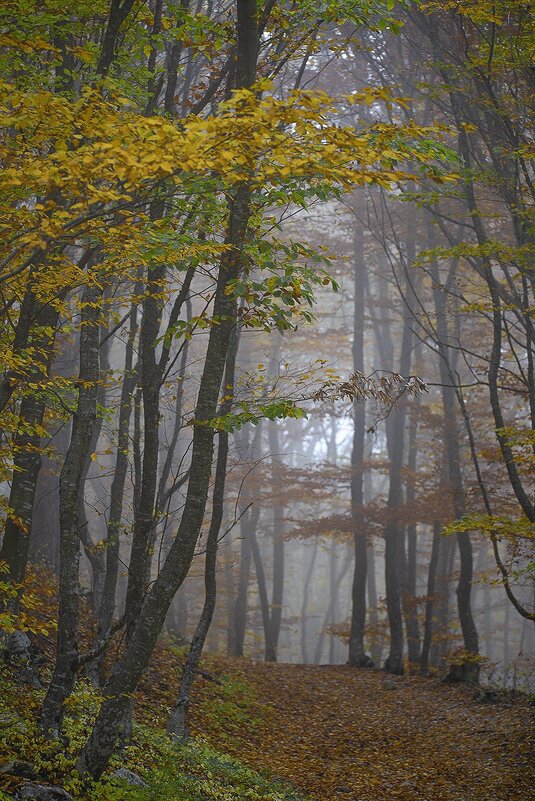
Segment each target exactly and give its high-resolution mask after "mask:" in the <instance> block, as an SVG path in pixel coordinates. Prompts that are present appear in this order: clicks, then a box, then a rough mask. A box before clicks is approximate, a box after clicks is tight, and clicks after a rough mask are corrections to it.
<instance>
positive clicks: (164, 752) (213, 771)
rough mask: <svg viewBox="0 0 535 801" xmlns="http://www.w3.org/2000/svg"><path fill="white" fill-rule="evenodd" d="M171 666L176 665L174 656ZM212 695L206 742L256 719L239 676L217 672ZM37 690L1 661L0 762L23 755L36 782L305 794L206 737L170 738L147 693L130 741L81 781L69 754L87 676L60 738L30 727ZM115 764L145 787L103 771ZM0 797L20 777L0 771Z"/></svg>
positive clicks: (72, 789) (81, 733) (153, 790)
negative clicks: (98, 773)
mask: <svg viewBox="0 0 535 801" xmlns="http://www.w3.org/2000/svg"><path fill="white" fill-rule="evenodd" d="M174 667H175V670H176V668H177V664H176V662H175V665H174ZM218 681H221V683H220V684H217V685H215V686H217V690H218V692H217V698H214V697H213V696H211V695H210V694H208V695H206V696H205V697H204V698H203V700H202V709H203V715H204V716H205V719H206V721H207V723H208V725H209V728H210V730H211V732H212V738H211V739H212V741H213V740H214V735H216V736H215V739H217V732H218V731H219V732H221V741H222V746H223V748H224V743H225V741H226V739H227V736H228V735H229V733H230V732H232V729H233V728H234V727H235V726H241V727H242V728H243V727H244V726H245V725H246V726H247V727H254V726H256V725H258V726H262V721H261V719H260V718H259V717H258V710H253V693H252V690H251V687H250V686H249V685H248V684H246V683H244V682H243V681H241V680H233V679H231V678H226V679H225V678H224V679H220V680H218ZM42 697H43V692H42V691H37V690H33V689H31V688H29V687H28V686H27V685H24V684H20V683H17V682H16V681H14V680H13V673H12V671H9V670H8V669H7V667H6V666H2V667H1V668H0V762H2V763H4V762H7V761H10V760H13V759H17V760H21V761H26V762H28V763H30V764H31V765H33V766H34V767H35V769H36V770H37V771H38V773H39V776H40V777H42V778H39V780H38V781H39V782H42V783H50V784H53V785H59V786H61V787H63V788H64V789H66V790H67V791H68V792H69V793H71V794H72V796H73V797H74V798H75V799H77V801H306V797H305V794H304V793H300V792H298V791H297V790H296V789H295V788H293V787H292V786H291V785H290V784H289V783H288V782H283V781H281V780H278V779H277V778H276V777H273V776H270V775H269V774H268V773H263V772H259V771H258V770H255V769H254V768H252V767H248V766H246V765H244V764H242V763H241V762H240V761H238V759H236V758H234V757H232V756H229V755H228V754H225V753H224V750H223V748H222V749H218V748H217V747H215V746H214V745H213V744H210V743H209V742H208V741H207V740H206V739H205V738H202V737H200V736H196V737H194V738H190V739H189V740H188V741H187V742H179V741H176V740H173V739H171V738H170V737H169V736H168V735H167V734H166V733H165V731H164V730H163V728H159V727H158V725H157V723H158V721H156V723H155V722H154V720H153V721H152V722H149V723H144V722H142V721H143V720H147V718H152V717H155V718H161V717H163V712H162V710H160V712H159V714H156V715H154V716H153V715H151V714H149V713H148V703H149V699H148V698H147V696H146V694H145V695H144V697H143V703H142V705H141V714H140V716H139V721H138V722H136V724H135V727H134V734H133V738H132V741H131V742H130V743H129V744H128V746H127V747H126V748H124V749H123V750H122V751H121V753H119V754H118V755H117V756H116V757H115V759H114V760H113V763H112V765H111V766H110V770H109V771H108V772H107V774H106V775H105V776H104V777H103V778H102V780H101V781H99V782H94V783H84V782H82V781H81V779H80V777H79V776H78V775H77V773H76V771H75V770H74V766H75V761H76V754H77V752H78V750H79V748H80V747H81V745H82V743H83V742H84V739H85V737H86V736H87V732H88V730H89V726H90V723H91V720H92V719H93V718H94V716H95V714H96V712H97V710H98V706H99V703H100V699H99V696H98V693H97V692H96V691H95V690H94V688H93V687H92V686H91V685H90V684H89V683H88V682H86V681H80V682H79V683H78V685H77V688H76V691H75V693H74V694H73V696H72V697H71V698H70V699H69V705H68V710H67V713H66V717H65V725H64V732H65V738H64V741H63V743H62V744H61V745H60V744H59V743H50V742H47V741H46V740H44V739H43V738H42V737H41V736H40V734H39V732H38V730H37V726H36V719H37V715H38V711H39V707H40V703H41V701H42ZM117 767H125V768H129V769H130V770H132V771H134V772H135V773H137V774H138V775H139V776H140V777H141V778H142V779H143V780H144V781H145V782H146V783H147V787H137V786H132V785H128V784H126V783H125V782H124V781H119V780H117V779H112V778H110V775H111V773H112V772H113V770H114V769H115V768H117ZM0 778H1V780H2V784H3V787H2V788H1V789H0V801H7V799H11V798H12V797H13V796H12V793H14V792H15V791H16V789H17V787H18V786H19V785H22V784H24V783H26V780H25V779H20V778H17V777H14V776H10V775H5V774H4V775H3V776H1V777H0Z"/></svg>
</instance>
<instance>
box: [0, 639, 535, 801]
mask: <svg viewBox="0 0 535 801" xmlns="http://www.w3.org/2000/svg"><path fill="white" fill-rule="evenodd" d="M183 657H184V652H183V651H180V650H179V649H175V648H172V647H165V646H159V647H158V649H157V651H156V654H155V656H154V658H153V660H152V663H151V665H150V668H149V670H148V671H147V674H146V675H145V677H144V680H143V683H142V686H141V688H140V692H139V695H138V704H137V714H136V718H137V723H136V726H135V728H134V736H133V739H132V741H131V743H130V744H129V746H128V747H127V748H126V749H125V750H124V751H122V752H120V753H119V754H117V756H116V757H115V759H114V761H113V764H112V765H111V768H110V772H109V774H107V776H106V777H104V779H103V781H102V782H101V783H98V784H96V785H91V786H88V785H85V784H83V783H80V778H79V777H78V775H77V774H76V773H75V771H74V764H75V760H76V754H77V753H78V750H79V749H80V748H81V746H82V744H83V742H84V741H85V738H86V737H87V733H88V731H89V728H88V727H89V726H90V723H91V720H92V719H93V718H94V715H95V713H96V709H97V708H98V694H96V691H95V690H94V689H93V688H92V687H91V686H90V685H89V684H88V683H87V681H83V680H82V681H80V682H79V685H78V687H77V690H76V692H75V693H74V694H73V696H72V697H71V699H70V702H69V706H68V709H67V714H66V717H65V735H66V742H68V744H69V745H68V748H67V751H66V752H65V751H62V750H61V749H60V751H58V749H57V747H56V746H55V745H54V743H50V742H48V741H45V740H43V738H42V737H41V736H40V735H39V733H38V730H37V728H36V720H37V717H38V713H39V708H40V705H41V703H42V698H43V695H44V690H35V689H31V688H30V687H29V686H28V685H27V684H25V683H24V682H21V681H20V680H18V679H17V677H16V674H13V673H12V672H11V671H10V670H9V668H8V665H7V664H0V762H2V761H8V760H13V759H22V760H24V761H26V762H29V763H32V764H33V765H34V766H35V769H36V771H37V772H38V773H39V775H40V776H42V777H44V781H45V783H48V784H55V785H59V786H62V787H65V788H66V789H67V790H68V791H69V792H70V793H71V794H72V797H73V798H74V799H76V801H532V799H535V727H534V726H533V722H534V720H533V718H534V708H533V705H532V699H530V698H528V697H527V696H522V695H516V694H515V695H513V694H511V693H505V692H498V693H497V694H496V697H495V698H493V699H492V701H493V702H492V703H484V702H483V698H482V696H483V694H482V693H481V691H480V690H476V689H475V688H469V687H464V686H460V685H456V686H452V685H449V684H445V683H443V682H441V681H439V680H438V679H436V678H432V679H422V678H420V677H417V676H403V677H391V676H388V675H386V674H385V673H383V672H381V671H378V670H369V669H368V670H358V669H354V668H349V667H346V666H304V665H294V664H264V663H258V662H251V661H249V660H246V659H230V658H225V657H218V656H209V657H206V658H205V659H204V660H203V663H202V667H203V673H201V674H199V676H198V678H197V680H196V683H195V686H194V691H193V694H192V702H191V708H190V713H191V714H190V724H191V733H192V735H193V737H192V739H191V740H190V741H188V743H187V744H186V745H184V744H182V743H177V742H173V741H172V740H170V738H169V737H168V736H167V735H166V734H165V731H164V727H165V723H166V722H167V719H168V715H169V710H170V708H171V706H172V705H173V701H174V699H175V697H176V690H177V684H178V679H179V676H180V665H181V662H182V660H183ZM117 767H127V768H130V769H132V770H134V771H135V772H137V773H139V774H140V775H141V776H142V777H143V779H144V780H145V781H146V782H147V784H146V786H145V787H144V788H141V787H131V786H125V785H124V783H123V784H121V781H119V784H117V780H116V779H114V778H113V776H112V775H111V773H112V771H113V770H114V769H115V768H117ZM0 779H1V781H0V801H7V800H8V799H9V800H10V799H12V798H13V795H16V793H17V788H19V787H20V786H21V782H22V780H20V779H17V778H16V777H15V776H12V775H11V774H10V770H9V769H7V771H6V768H5V765H4V767H1V766H0ZM22 783H23V782H22Z"/></svg>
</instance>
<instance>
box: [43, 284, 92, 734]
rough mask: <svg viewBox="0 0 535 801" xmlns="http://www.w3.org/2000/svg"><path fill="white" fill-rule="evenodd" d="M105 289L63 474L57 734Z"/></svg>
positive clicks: (86, 336)
mask: <svg viewBox="0 0 535 801" xmlns="http://www.w3.org/2000/svg"><path fill="white" fill-rule="evenodd" d="M101 295H102V290H101V289H100V288H99V287H95V286H87V287H86V288H85V290H84V293H83V296H82V312H81V330H80V369H79V378H80V388H79V390H78V404H77V409H76V414H75V415H74V418H73V424H72V434H71V441H70V445H69V449H68V451H67V455H66V457H65V461H64V463H63V468H62V471H61V475H60V489H59V492H60V548H61V563H60V579H59V618H58V635H57V645H56V665H55V668H54V673H53V675H52V680H51V682H50V686H49V688H48V691H47V694H46V697H45V700H44V702H43V709H42V712H41V719H40V726H41V729H42V730H43V731H44V732H45V733H46V734H47V735H49V736H58V735H59V732H60V731H61V725H62V719H63V703H64V701H65V699H66V698H67V697H68V696H69V695H70V693H71V691H72V688H73V686H74V680H75V677H76V670H77V667H78V624H79V613H80V610H79V583H78V570H79V563H80V536H79V519H78V513H79V509H80V493H81V491H83V490H82V485H81V477H82V473H83V470H84V466H85V463H86V460H87V459H88V458H89V453H90V445H91V435H92V431H93V426H94V425H95V421H96V413H97V403H96V402H97V393H98V378H99V326H98V318H99V315H100V307H99V300H100V298H101Z"/></svg>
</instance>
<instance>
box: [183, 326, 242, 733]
mask: <svg viewBox="0 0 535 801" xmlns="http://www.w3.org/2000/svg"><path fill="white" fill-rule="evenodd" d="M237 349H238V334H237V331H236V329H235V330H234V333H233V336H232V341H231V343H230V345H229V350H228V355H227V368H226V372H225V382H224V383H225V387H224V396H225V400H224V401H223V402H222V404H221V407H220V410H219V414H220V415H224V414H228V413H229V412H230V410H231V408H232V398H233V394H234V373H235V366H236V355H237ZM228 445H229V435H228V432H227V431H220V433H219V436H218V450H217V465H216V474H215V481H214V491H213V498H212V520H211V522H210V528H209V531H208V537H207V541H206V556H205V560H206V561H205V568H204V586H205V599H204V606H203V609H202V613H201V617H200V619H199V622H198V623H197V627H196V629H195V632H194V634H193V638H192V641H191V647H190V650H189V653H188V655H187V657H186V663H185V665H184V668H183V671H182V677H181V680H180V688H179V691H178V698H177V701H176V704H175V706H174V709H173V711H172V712H171V717H170V719H169V722H168V724H167V731H168V732H169V733H170V734H174V735H175V736H176V737H179V738H181V739H185V738H187V737H188V736H189V732H188V720H187V716H188V706H189V698H190V692H191V686H192V684H193V680H194V678H195V674H196V672H197V669H198V667H199V661H200V658H201V654H202V649H203V647H204V643H205V642H206V636H207V634H208V630H209V628H210V624H211V622H212V617H213V614H214V609H215V605H216V598H217V577H216V568H217V551H218V545H219V532H220V530H221V523H222V521H223V508H224V501H225V480H226V476H227V461H228Z"/></svg>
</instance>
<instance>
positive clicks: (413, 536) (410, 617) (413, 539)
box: [403, 402, 420, 669]
mask: <svg viewBox="0 0 535 801" xmlns="http://www.w3.org/2000/svg"><path fill="white" fill-rule="evenodd" d="M416 462H417V425H416V414H415V402H413V407H412V412H411V417H410V424H409V443H408V458H407V467H408V469H409V481H408V484H407V490H406V502H407V505H408V506H409V507H410V506H411V505H414V502H415V493H414V482H413V478H414V476H415V475H416V466H417V465H416ZM406 535H407V562H406V569H405V576H404V582H403V611H404V616H405V628H406V631H407V649H408V656H409V669H412V668H414V667H415V666H416V665H417V664H418V662H419V661H420V626H419V623H418V606H417V601H416V570H417V538H418V534H417V530H416V524H415V523H411V524H410V525H408V526H407V531H406Z"/></svg>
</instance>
